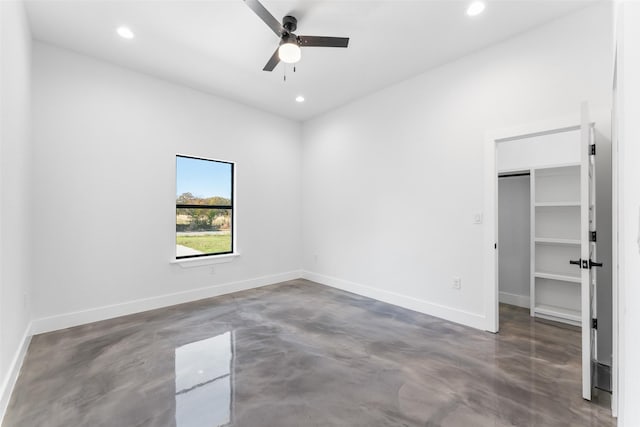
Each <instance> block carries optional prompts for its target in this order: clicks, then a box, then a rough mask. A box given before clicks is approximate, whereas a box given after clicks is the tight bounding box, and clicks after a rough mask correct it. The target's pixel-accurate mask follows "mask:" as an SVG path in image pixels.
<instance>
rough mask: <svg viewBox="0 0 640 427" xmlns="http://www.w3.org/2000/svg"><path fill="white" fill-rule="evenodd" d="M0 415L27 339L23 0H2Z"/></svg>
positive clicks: (27, 62) (26, 38)
mask: <svg viewBox="0 0 640 427" xmlns="http://www.w3.org/2000/svg"><path fill="white" fill-rule="evenodd" d="M0 31H1V33H0V93H1V94H2V95H1V96H0V419H1V417H2V414H3V413H4V409H5V407H6V404H7V399H8V397H9V396H8V392H9V391H10V389H11V387H12V384H13V382H14V381H15V376H16V374H17V370H18V369H19V367H20V363H21V360H22V357H21V355H22V352H23V351H24V350H25V349H26V345H27V344H28V324H29V320H30V313H29V306H28V300H29V292H30V273H29V272H30V268H31V267H32V264H31V261H32V256H31V255H32V253H33V247H32V245H31V233H30V230H31V223H30V221H29V218H30V208H29V206H30V204H29V193H30V171H31V167H30V160H31V159H30V155H31V154H30V153H31V137H30V114H31V110H30V109H31V106H30V104H31V103H30V99H31V92H30V81H29V75H30V67H31V36H30V34H29V26H28V23H27V21H26V16H25V12H24V8H23V5H22V3H21V2H14V1H2V2H0Z"/></svg>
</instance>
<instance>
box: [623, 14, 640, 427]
mask: <svg viewBox="0 0 640 427" xmlns="http://www.w3.org/2000/svg"><path fill="white" fill-rule="evenodd" d="M620 12H621V13H622V15H621V20H620V21H619V23H620V24H621V25H620V26H619V27H618V28H617V31H618V34H617V43H618V59H619V62H618V96H619V101H620V102H619V103H617V108H618V111H617V113H618V127H619V132H620V133H619V136H620V137H619V155H618V159H619V163H618V165H619V168H620V169H619V179H620V181H619V185H620V187H619V196H620V216H619V218H620V223H619V226H620V230H619V231H620V235H619V239H620V242H619V256H620V259H619V263H620V264H619V265H620V284H619V286H620V295H619V310H620V350H619V351H620V402H619V404H620V410H619V420H620V424H619V425H620V426H622V427H634V426H638V425H640V405H638V402H639V401H640V364H639V363H638V362H639V361H640V341H639V340H638V337H640V186H639V185H638V184H639V183H640V168H639V167H638V165H640V143H639V141H640V123H639V122H638V117H640V99H639V98H638V94H640V56H638V51H639V50H640V27H638V22H639V21H640V4H639V3H633V2H624V4H623V5H622V7H621V10H620Z"/></svg>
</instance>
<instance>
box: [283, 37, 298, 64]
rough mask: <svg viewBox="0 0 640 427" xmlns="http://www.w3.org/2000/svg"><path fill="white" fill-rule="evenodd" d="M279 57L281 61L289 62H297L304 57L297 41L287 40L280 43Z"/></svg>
mask: <svg viewBox="0 0 640 427" xmlns="http://www.w3.org/2000/svg"><path fill="white" fill-rule="evenodd" d="M278 57H279V58H280V61H282V62H286V63H287V64H295V63H296V62H298V61H300V58H302V52H301V50H300V46H298V44H297V43H296V42H295V41H287V42H284V43H282V44H281V45H280V47H279V48H278Z"/></svg>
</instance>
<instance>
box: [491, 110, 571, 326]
mask: <svg viewBox="0 0 640 427" xmlns="http://www.w3.org/2000/svg"><path fill="white" fill-rule="evenodd" d="M579 127H580V115H579V114H577V113H576V114H574V115H569V116H564V117H559V118H554V119H549V120H544V121H539V122H533V123H527V124H523V125H519V126H514V127H509V128H503V129H496V130H491V131H487V132H486V133H485V146H484V217H485V226H484V237H483V243H484V244H483V247H484V250H483V252H484V256H483V258H484V281H483V282H484V295H485V304H484V305H485V322H486V323H485V330H486V331H488V332H492V333H497V332H499V330H500V315H499V306H500V305H499V302H498V298H499V292H500V291H499V289H498V251H499V248H497V247H496V245H497V243H498V165H497V148H498V145H497V144H498V143H500V142H502V141H507V140H511V139H520V138H527V137H532V136H538V135H544V134H549V133H557V132H562V131H565V130H570V129H576V128H579Z"/></svg>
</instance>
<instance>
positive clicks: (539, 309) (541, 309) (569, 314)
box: [533, 304, 582, 324]
mask: <svg viewBox="0 0 640 427" xmlns="http://www.w3.org/2000/svg"><path fill="white" fill-rule="evenodd" d="M533 311H534V312H535V313H536V314H541V315H544V316H551V317H557V318H559V319H565V320H570V321H572V322H575V323H577V324H580V321H581V320H582V317H581V316H580V311H579V310H572V309H570V308H566V307H556V306H554V305H546V304H540V305H536V306H535V307H534V308H533Z"/></svg>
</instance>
